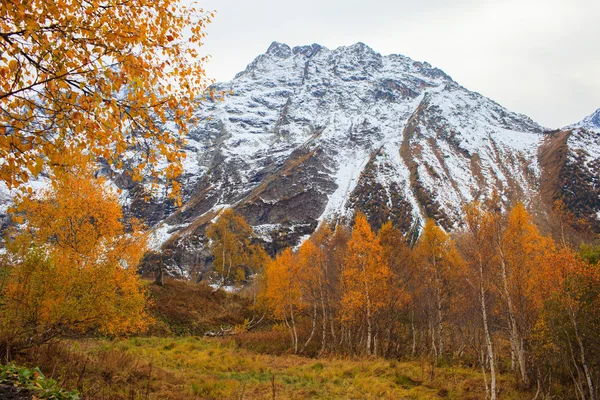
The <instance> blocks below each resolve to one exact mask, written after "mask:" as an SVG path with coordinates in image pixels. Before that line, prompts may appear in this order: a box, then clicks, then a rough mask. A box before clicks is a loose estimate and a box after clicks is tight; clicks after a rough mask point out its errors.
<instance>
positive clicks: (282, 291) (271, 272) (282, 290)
mask: <svg viewBox="0 0 600 400" xmlns="http://www.w3.org/2000/svg"><path fill="white" fill-rule="evenodd" d="M265 280H266V288H265V293H264V296H265V299H266V300H267V302H268V304H269V306H270V308H271V310H272V311H273V316H274V317H275V318H276V319H279V320H283V321H285V324H286V325H287V327H288V328H289V330H290V335H291V337H292V346H293V348H294V352H296V353H297V352H298V331H297V330H296V321H297V318H298V314H299V313H300V312H301V311H302V310H303V309H304V308H305V307H306V303H305V301H304V299H303V297H302V280H301V276H300V269H299V264H298V262H297V259H296V255H295V254H294V253H292V250H291V249H289V248H288V249H286V250H284V251H283V252H282V253H281V254H278V255H277V257H275V259H274V260H272V261H271V262H270V263H269V264H267V267H266V268H265Z"/></svg>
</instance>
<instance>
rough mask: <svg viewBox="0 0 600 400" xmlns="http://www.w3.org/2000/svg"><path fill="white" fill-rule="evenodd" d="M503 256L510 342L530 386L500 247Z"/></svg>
mask: <svg viewBox="0 0 600 400" xmlns="http://www.w3.org/2000/svg"><path fill="white" fill-rule="evenodd" d="M500 256H501V262H500V264H501V267H502V285H503V289H504V297H505V300H506V305H507V308H508V322H509V326H510V344H511V347H512V350H513V352H514V353H515V357H516V360H517V363H518V366H519V371H520V373H521V379H522V380H523V385H524V386H525V387H529V376H528V375H527V365H526V362H525V349H524V348H523V338H522V337H521V335H520V334H519V329H518V327H517V319H516V316H515V310H514V306H513V303H512V297H511V295H510V291H509V289H508V276H507V273H506V263H505V262H504V253H503V252H502V250H501V249H500Z"/></svg>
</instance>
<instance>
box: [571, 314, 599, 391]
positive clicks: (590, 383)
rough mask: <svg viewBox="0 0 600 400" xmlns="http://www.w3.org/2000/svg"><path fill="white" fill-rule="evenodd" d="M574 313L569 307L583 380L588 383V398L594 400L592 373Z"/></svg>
mask: <svg viewBox="0 0 600 400" xmlns="http://www.w3.org/2000/svg"><path fill="white" fill-rule="evenodd" d="M574 314H575V313H574V312H573V309H572V308H571V307H569V316H570V318H571V323H572V324H573V329H574V331H575V340H577V345H578V346H579V358H580V361H581V365H582V366H583V373H584V374H585V380H586V382H587V385H588V390H589V392H590V400H596V392H595V391H594V381H593V378H592V374H591V372H590V368H589V366H588V364H587V360H586V358H585V348H584V347H583V340H582V339H581V336H580V335H579V328H578V327H577V321H576V320H575V315H574Z"/></svg>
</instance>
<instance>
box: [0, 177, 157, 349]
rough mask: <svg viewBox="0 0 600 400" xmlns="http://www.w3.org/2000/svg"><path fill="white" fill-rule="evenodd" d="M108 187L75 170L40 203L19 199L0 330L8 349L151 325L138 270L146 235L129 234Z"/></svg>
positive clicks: (7, 260)
mask: <svg viewBox="0 0 600 400" xmlns="http://www.w3.org/2000/svg"><path fill="white" fill-rule="evenodd" d="M104 188H105V181H104V180H103V179H94V178H93V177H92V174H91V172H90V171H89V170H87V169H82V168H79V167H76V168H74V169H72V170H71V171H70V172H63V173H60V174H59V175H58V176H57V179H56V181H55V183H54V185H53V186H52V187H51V188H50V189H49V190H47V191H45V192H43V193H42V194H41V195H40V196H38V197H36V198H28V199H23V200H21V201H20V202H19V203H18V205H17V210H18V211H19V213H20V216H19V218H23V220H24V221H25V222H26V224H25V225H24V226H22V229H21V230H20V231H19V232H18V233H16V234H14V236H13V237H9V240H8V243H7V250H8V252H7V255H6V257H5V259H4V263H3V269H4V274H5V278H6V280H5V283H4V284H3V286H2V287H1V289H2V305H1V307H0V318H1V320H0V327H1V328H2V332H3V333H4V335H5V336H4V337H3V338H2V339H3V341H4V344H5V345H7V346H12V347H13V348H18V347H24V346H30V345H35V344H39V343H43V342H46V341H48V340H50V339H52V338H55V337H58V336H60V335H61V334H63V333H64V332H67V331H68V332H75V333H84V332H87V331H89V330H96V329H97V330H100V331H101V332H103V333H105V334H110V335H117V334H125V333H130V332H135V331H138V330H141V329H144V328H145V327H146V326H147V324H148V317H147V314H146V296H145V291H144V290H143V287H142V285H141V283H140V281H139V279H138V276H137V273H136V266H137V265H138V262H139V260H140V258H141V256H142V254H143V252H144V250H145V247H146V236H145V235H144V234H143V233H142V231H141V229H140V227H139V225H138V224H137V223H136V222H135V221H132V222H131V224H130V226H129V227H128V228H127V229H126V227H125V226H124V225H123V223H122V220H123V215H122V213H121V208H120V206H119V202H118V197H117V196H116V195H115V194H110V193H107V192H105V190H104Z"/></svg>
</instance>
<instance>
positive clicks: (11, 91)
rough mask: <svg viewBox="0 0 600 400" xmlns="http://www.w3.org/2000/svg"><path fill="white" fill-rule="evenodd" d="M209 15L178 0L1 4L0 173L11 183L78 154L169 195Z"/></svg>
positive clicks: (199, 75)
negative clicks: (145, 176) (162, 184)
mask: <svg viewBox="0 0 600 400" xmlns="http://www.w3.org/2000/svg"><path fill="white" fill-rule="evenodd" d="M212 16H213V14H212V13H207V12H205V11H203V10H202V9H199V8H197V7H196V6H195V5H192V6H185V5H184V4H183V2H182V1H180V0H137V1H133V2H131V1H118V0H102V1H97V0H83V1H80V0H57V1H46V0H28V1H23V0H16V1H14V0H1V6H0V159H2V160H3V161H2V163H1V164H0V179H1V180H2V181H4V182H6V184H7V185H8V186H9V187H10V188H12V187H18V186H19V185H21V184H22V183H24V182H27V181H28V180H29V179H30V178H31V176H35V175H37V174H39V173H40V172H41V171H42V170H43V169H44V168H45V167H49V168H50V169H55V168H57V167H61V166H62V165H63V164H64V163H65V158H66V157H68V155H69V154H76V153H80V152H86V153H88V154H91V155H94V156H96V157H100V158H102V159H105V160H107V161H108V162H109V163H112V164H113V165H114V166H116V167H117V168H120V167H121V166H122V163H123V162H124V161H127V164H128V166H129V169H130V170H131V173H132V175H133V177H134V178H141V176H142V173H148V172H149V171H151V172H152V173H153V174H155V175H157V174H158V173H159V172H160V174H163V175H164V176H165V177H166V178H167V179H168V180H170V181H172V182H173V187H172V188H171V193H172V194H177V192H178V190H179V186H178V185H177V183H176V182H175V181H174V180H173V178H175V177H176V176H177V175H178V174H179V173H180V172H181V161H182V158H183V157H184V155H183V153H181V152H179V148H180V146H181V145H182V144H183V135H182V134H183V133H185V130H186V123H187V121H188V120H189V118H190V117H191V115H192V108H193V104H194V101H195V99H197V97H198V95H199V94H200V93H202V91H203V90H204V89H205V87H206V85H207V83H208V81H207V79H206V76H205V71H204V69H203V64H204V62H205V61H206V57H200V56H199V54H198V48H199V46H201V45H202V39H203V38H204V36H205V33H204V28H205V26H206V25H207V24H208V23H209V22H210V19H211V18H212ZM167 121H169V123H168V124H167ZM65 150H69V151H65ZM128 150H130V151H128ZM125 157H126V158H127V160H124V158H125ZM161 161H167V162H168V165H167V166H166V167H164V168H161V169H160V171H158V168H156V165H157V163H158V162H161Z"/></svg>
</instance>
